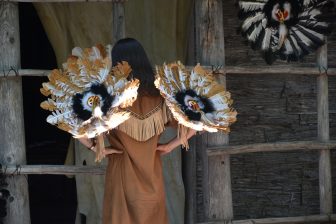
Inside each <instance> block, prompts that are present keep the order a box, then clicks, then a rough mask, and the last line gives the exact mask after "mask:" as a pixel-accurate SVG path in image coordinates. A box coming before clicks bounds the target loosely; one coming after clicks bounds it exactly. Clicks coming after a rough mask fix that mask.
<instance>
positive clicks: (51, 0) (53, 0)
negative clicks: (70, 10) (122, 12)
mask: <svg viewBox="0 0 336 224" xmlns="http://www.w3.org/2000/svg"><path fill="white" fill-rule="evenodd" d="M5 1H6V2H120V1H123V0H120V1H118V0H5Z"/></svg>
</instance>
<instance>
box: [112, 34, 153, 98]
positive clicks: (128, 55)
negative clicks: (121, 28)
mask: <svg viewBox="0 0 336 224" xmlns="http://www.w3.org/2000/svg"><path fill="white" fill-rule="evenodd" d="M122 61H127V62H128V64H129V65H130V66H131V68H132V73H131V74H132V75H133V78H137V79H139V80H140V87H139V90H138V92H139V94H140V95H155V96H157V95H159V91H158V90H157V89H156V88H155V86H154V80H155V74H154V71H153V68H152V66H151V63H150V62H149V60H148V57H147V54H146V52H145V50H144V48H143V47H142V45H141V44H140V43H139V42H138V41H137V40H135V39H133V38H124V39H120V40H118V41H117V43H115V45H114V46H113V49H112V65H113V66H115V65H116V64H117V63H118V62H122Z"/></svg>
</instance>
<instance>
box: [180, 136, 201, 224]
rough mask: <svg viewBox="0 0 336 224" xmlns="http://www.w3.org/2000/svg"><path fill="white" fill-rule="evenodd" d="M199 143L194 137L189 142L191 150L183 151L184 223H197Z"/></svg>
mask: <svg viewBox="0 0 336 224" xmlns="http://www.w3.org/2000/svg"><path fill="white" fill-rule="evenodd" d="M196 146H197V141H196V138H195V137H193V138H192V139H190V140H189V147H190V148H189V150H188V151H186V150H182V165H183V167H182V169H183V172H182V174H183V183H184V187H185V189H186V191H185V208H184V211H185V212H184V213H185V216H184V223H186V224H194V223H195V222H196V148H197V147H196Z"/></svg>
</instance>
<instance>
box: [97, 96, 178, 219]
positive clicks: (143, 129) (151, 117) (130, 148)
mask: <svg viewBox="0 0 336 224" xmlns="http://www.w3.org/2000/svg"><path fill="white" fill-rule="evenodd" d="M128 111H130V112H131V114H132V116H131V118H130V119H128V120H127V121H126V122H124V123H123V124H121V125H120V126H119V127H118V128H117V129H114V130H112V131H110V132H109V134H108V135H107V138H108V140H109V142H110V144H111V146H112V147H113V148H115V149H118V150H122V151H123V154H113V155H110V156H109V157H108V166H107V170H106V177H105V194H104V204H103V224H166V223H168V216H167V212H166V207H165V192H164V182H163V174H162V163H161V159H160V154H159V152H157V151H156V148H157V143H158V140H159V136H160V134H161V133H162V132H163V130H164V128H165V126H166V125H167V124H168V122H169V121H171V120H172V119H171V115H170V113H169V112H168V109H167V108H166V105H165V104H164V103H163V99H162V97H160V96H158V97H151V96H138V99H137V100H136V101H135V102H134V104H133V106H132V107H130V108H128ZM170 124H175V125H176V123H175V122H170ZM175 125H173V126H175Z"/></svg>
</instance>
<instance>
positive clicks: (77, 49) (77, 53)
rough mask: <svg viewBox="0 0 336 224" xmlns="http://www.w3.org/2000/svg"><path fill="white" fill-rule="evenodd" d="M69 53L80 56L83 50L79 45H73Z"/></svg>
mask: <svg viewBox="0 0 336 224" xmlns="http://www.w3.org/2000/svg"><path fill="white" fill-rule="evenodd" d="M71 54H72V55H74V56H77V57H79V58H81V57H82V55H83V50H82V48H80V47H75V48H74V49H72V52H71Z"/></svg>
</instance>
